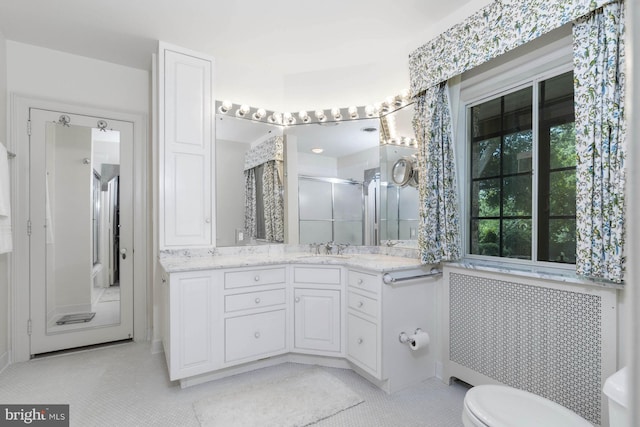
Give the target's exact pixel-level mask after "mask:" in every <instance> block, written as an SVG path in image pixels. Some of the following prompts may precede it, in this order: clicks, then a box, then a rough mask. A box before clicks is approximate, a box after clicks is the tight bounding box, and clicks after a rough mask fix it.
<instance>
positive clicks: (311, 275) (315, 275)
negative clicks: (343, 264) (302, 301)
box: [293, 267, 341, 285]
mask: <svg viewBox="0 0 640 427" xmlns="http://www.w3.org/2000/svg"><path fill="white" fill-rule="evenodd" d="M340 271H341V269H340V268H339V267H336V268H315V267H294V268H293V281H294V282H295V283H319V284H325V285H339V284H340Z"/></svg>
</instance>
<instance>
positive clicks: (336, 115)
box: [331, 107, 342, 121]
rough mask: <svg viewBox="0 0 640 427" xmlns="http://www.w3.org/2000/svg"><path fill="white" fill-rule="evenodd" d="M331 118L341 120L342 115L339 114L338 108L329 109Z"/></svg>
mask: <svg viewBox="0 0 640 427" xmlns="http://www.w3.org/2000/svg"><path fill="white" fill-rule="evenodd" d="M331 116H332V117H333V119H334V120H336V121H338V120H342V113H340V109H339V108H338V107H333V108H332V109H331Z"/></svg>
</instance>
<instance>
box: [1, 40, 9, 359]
mask: <svg viewBox="0 0 640 427" xmlns="http://www.w3.org/2000/svg"><path fill="white" fill-rule="evenodd" d="M6 47H7V43H6V40H5V38H4V36H3V35H2V33H0V142H2V143H4V144H6V143H7V50H6ZM8 350H9V255H8V254H2V255H0V371H2V369H4V367H5V366H6V365H7V363H8V362H9V356H8V355H9V353H8Z"/></svg>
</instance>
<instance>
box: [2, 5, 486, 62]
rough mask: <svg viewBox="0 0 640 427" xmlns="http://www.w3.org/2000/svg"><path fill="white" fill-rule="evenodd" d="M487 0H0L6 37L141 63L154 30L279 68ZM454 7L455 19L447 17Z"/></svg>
mask: <svg viewBox="0 0 640 427" xmlns="http://www.w3.org/2000/svg"><path fill="white" fill-rule="evenodd" d="M487 3H489V0H448V1H446V2H443V1H441V0H397V1H388V0H386V1H382V0H349V1H345V0H324V1H319V2H310V1H307V2H304V1H292V0H271V1H255V0H245V1H224V2H223V1H219V0H107V1H97V0H55V1H51V0H2V1H1V2H0V31H2V34H3V35H4V36H5V38H6V39H8V40H13V41H17V42H23V43H28V44H33V45H37V46H42V47H46V48H51V49H55V50H61V51H65V52H68V53H72V54H77V55H82V56H87V57H91V58H96V59H101V60H105V61H109V62H113V63H117V64H121V65H127V66H131V67H136V68H141V69H145V70H146V69H150V67H151V53H153V52H155V51H156V49H157V40H163V41H166V42H169V43H172V44H176V45H179V46H183V47H187V48H189V49H192V50H195V51H200V52H204V53H208V54H210V55H212V56H214V57H216V58H224V59H225V60H228V61H232V62H234V63H237V64H248V65H252V66H256V67H267V68H268V69H270V70H273V71H276V72H282V73H283V74H297V73H303V72H309V71H321V70H324V69H327V68H336V67H338V65H339V66H340V67H346V66H355V65H364V64H371V63H375V62H379V61H380V58H384V56H385V54H386V53H390V52H396V53H397V52H398V51H399V50H400V51H404V52H406V53H409V52H411V51H412V50H413V49H415V48H417V47H419V46H420V45H422V44H424V43H426V42H427V41H428V40H429V39H431V38H432V37H433V36H434V35H435V34H437V33H439V32H441V31H443V30H445V29H446V28H447V27H449V26H451V25H452V24H453V23H455V22H457V21H459V20H460V17H462V18H464V17H466V16H468V15H470V14H471V13H473V12H474V11H475V10H477V9H479V8H480V7H481V6H484V5H485V4H487ZM454 15H455V19H454Z"/></svg>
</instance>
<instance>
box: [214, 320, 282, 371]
mask: <svg viewBox="0 0 640 427" xmlns="http://www.w3.org/2000/svg"><path fill="white" fill-rule="evenodd" d="M286 331H287V328H286V315H285V310H284V309H282V310H276V311H269V312H267V313H260V314H251V315H247V316H240V317H232V318H229V319H226V320H225V327H224V340H225V357H224V359H225V362H232V361H235V360H241V359H248V358H254V359H255V358H260V357H266V356H269V355H272V354H274V353H277V352H282V351H284V350H286Z"/></svg>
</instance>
